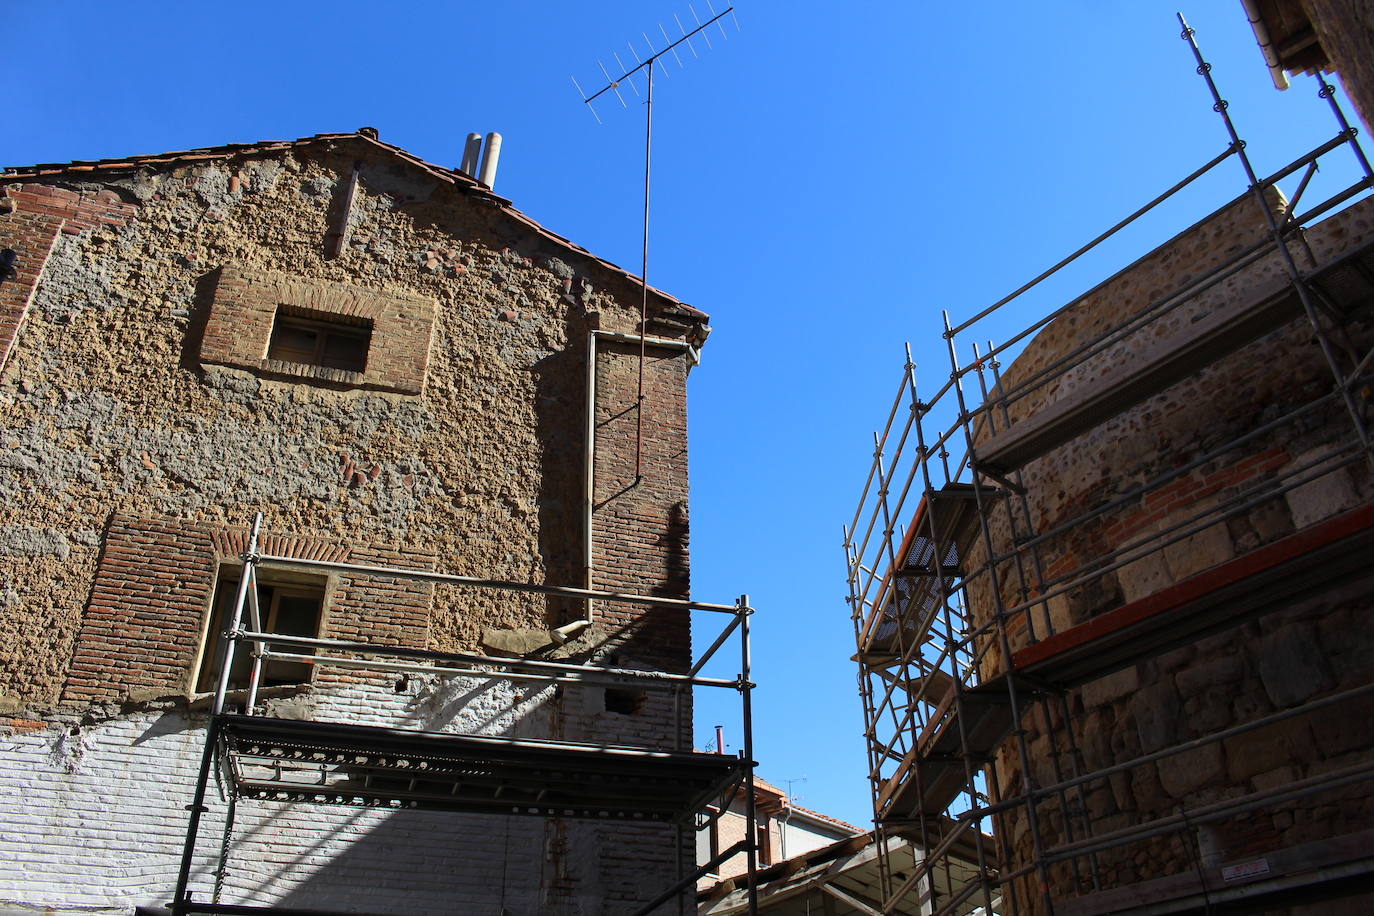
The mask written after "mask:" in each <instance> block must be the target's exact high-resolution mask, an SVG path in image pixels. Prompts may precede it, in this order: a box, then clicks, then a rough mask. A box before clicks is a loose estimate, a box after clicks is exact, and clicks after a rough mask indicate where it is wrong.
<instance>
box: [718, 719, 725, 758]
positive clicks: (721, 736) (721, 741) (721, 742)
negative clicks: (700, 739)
mask: <svg viewBox="0 0 1374 916" xmlns="http://www.w3.org/2000/svg"><path fill="white" fill-rule="evenodd" d="M716 753H717V754H724V753H725V726H724V725H717V726H716Z"/></svg>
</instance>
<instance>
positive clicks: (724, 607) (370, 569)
mask: <svg viewBox="0 0 1374 916" xmlns="http://www.w3.org/2000/svg"><path fill="white" fill-rule="evenodd" d="M253 559H254V562H257V563H271V564H273V565H274V566H294V567H299V568H301V569H324V570H328V571H330V572H337V573H352V574H354V575H362V576H386V577H388V578H392V579H409V580H411V581H414V582H446V583H448V584H450V585H467V586H471V587H473V588H494V589H500V590H502V591H510V592H532V593H534V594H537V595H557V596H559V597H561V598H599V599H601V600H603V601H619V602H623V603H625V604H644V605H648V606H649V607H675V608H684V609H686V610H689V611H714V612H716V613H720V614H737V613H739V612H740V611H741V610H742V609H741V608H740V607H739V606H738V605H734V604H709V603H707V602H705V601H689V600H687V599H685V598H655V597H653V596H651V595H634V594H629V593H626V592H607V591H601V590H599V589H593V588H572V587H570V586H566V585H540V584H538V583H535V582H511V581H509V580H506V579H482V578H479V577H477V576H459V575H455V574H453V573H438V572H429V571H428V570H423V569H396V568H394V567H390V566H367V565H363V564H358V563H339V562H336V561H334V560H307V559H302V558H300V557H283V556H277V555H275V554H260V555H258V556H256V557H254V558H253Z"/></svg>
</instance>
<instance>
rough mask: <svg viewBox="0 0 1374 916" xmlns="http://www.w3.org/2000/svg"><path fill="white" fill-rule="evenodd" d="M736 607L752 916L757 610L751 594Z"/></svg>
mask: <svg viewBox="0 0 1374 916" xmlns="http://www.w3.org/2000/svg"><path fill="white" fill-rule="evenodd" d="M735 607H736V609H737V610H736V613H738V614H739V624H740V626H739V647H740V674H739V689H740V701H741V702H740V705H741V707H743V715H744V812H745V825H746V829H748V831H749V836H748V843H747V846H746V847H745V848H746V850H747V855H748V860H749V892H748V893H749V916H758V912H759V888H758V881H757V878H758V867H759V850H758V842H759V839H758V838H759V830H758V811H757V809H756V808H755V805H754V706H753V700H752V698H751V692H752V691H753V689H754V685H753V683H752V682H751V681H750V680H749V616H750V615H751V614H753V613H754V609H753V608H751V607H750V606H749V596H748V595H740V596H739V601H737V602H736V603H735Z"/></svg>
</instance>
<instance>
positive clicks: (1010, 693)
mask: <svg viewBox="0 0 1374 916" xmlns="http://www.w3.org/2000/svg"><path fill="white" fill-rule="evenodd" d="M942 317H943V320H944V323H945V332H944V335H943V336H944V338H945V349H946V350H947V351H948V353H949V372H950V375H949V379H950V388H951V389H952V390H953V392H954V396H955V399H956V401H957V403H958V405H959V420H958V425H959V427H960V429H961V430H962V432H963V435H964V451H965V454H966V455H967V456H968V464H969V467H970V469H971V470H972V473H971V474H970V481H971V482H972V484H973V498H974V502H975V504H976V505H977V508H978V526H979V530H980V531H981V533H982V536H983V546H984V549H985V550H986V551H987V555H988V563H989V573H990V575H989V580H990V584H989V587H988V593H989V594H990V595H991V596H992V602H993V613H994V616H993V621H994V623H995V625H996V629H995V632H996V636H995V638H996V641H997V647H998V649H1000V650H1001V655H1002V664H1003V666H1004V667H1005V668H1006V674H1007V677H1006V687H1007V703H1008V705H1009V706H1010V708H1011V721H1012V736H1013V737H1014V738H1015V739H1016V751H1017V757H1018V760H1019V762H1020V764H1021V776H1022V779H1023V780H1024V781H1025V792H1024V793H1023V797H1024V798H1025V801H1026V822H1027V826H1028V827H1029V832H1030V835H1031V855H1032V859H1033V865H1034V869H1035V877H1036V882H1037V883H1038V884H1039V891H1040V899H1041V902H1042V904H1043V906H1044V910H1043V912H1044V913H1045V914H1046V916H1054V898H1053V897H1052V895H1051V894H1050V875H1049V865H1048V863H1047V862H1046V861H1045V845H1044V838H1043V835H1042V834H1041V831H1040V813H1039V811H1037V810H1036V801H1037V799H1036V796H1037V794H1038V793H1037V792H1036V789H1037V786H1036V784H1035V779H1034V777H1033V776H1032V773H1033V771H1032V769H1031V761H1030V750H1029V748H1027V746H1026V729H1025V723H1024V722H1023V717H1022V705H1021V699H1022V698H1021V696H1020V691H1019V690H1018V688H1017V683H1016V677H1015V674H1014V672H1013V671H1012V669H1011V640H1010V638H1009V637H1008V636H1007V609H1006V605H1005V603H1004V602H1003V601H1002V589H1001V586H1000V584H999V581H998V576H997V561H996V559H995V558H996V555H997V551H996V548H995V544H994V542H993V539H992V529H991V527H990V526H989V524H988V514H989V505H988V494H986V493H985V492H984V486H983V483H982V481H981V480H980V477H981V476H982V475H981V474H980V473H979V471H978V454H977V445H976V443H975V441H974V434H973V415H972V414H971V413H970V412H969V409H968V401H967V399H966V398H965V397H964V382H963V379H964V370H963V369H961V368H960V366H959V354H958V352H957V350H956V349H955V343H954V335H955V332H954V327H953V326H952V325H951V324H950V323H949V313H948V312H944V313H942ZM1012 892H1013V893H1014V890H1013V891H1012Z"/></svg>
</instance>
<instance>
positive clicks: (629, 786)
mask: <svg viewBox="0 0 1374 916" xmlns="http://www.w3.org/2000/svg"><path fill="white" fill-rule="evenodd" d="M261 527H262V516H261V514H259V515H258V516H257V518H256V519H255V520H254V523H253V527H252V532H251V534H250V536H249V541H248V547H247V550H246V551H245V552H244V554H243V555H242V560H243V564H244V565H243V575H242V576H241V577H240V578H239V581H238V584H237V595H236V598H235V602H234V606H233V610H232V613H231V616H230V618H229V623H228V626H227V629H226V631H225V634H224V635H225V637H226V638H225V639H223V640H222V641H221V645H220V647H219V648H220V657H219V658H220V663H219V668H218V679H217V681H216V684H215V690H214V698H213V701H212V704H211V708H210V717H209V722H208V724H207V727H206V732H205V745H204V750H203V753H202V755H201V761H200V769H199V773H198V776H197V779H196V784H195V791H194V796H193V799H192V802H191V804H190V805H189V806H188V810H189V811H190V816H189V818H188V822H187V829H186V840H185V845H184V847H183V852H182V857H181V867H180V871H179V875H178V879H177V887H176V894H175V900H174V901H173V903H172V904H171V910H172V912H173V913H174V914H183V913H254V912H270V911H272V908H271V907H266V906H246V905H242V904H229V903H221V902H220V900H219V896H220V887H219V882H218V881H217V882H216V888H215V892H214V899H212V900H198V899H196V898H195V897H194V895H193V892H192V887H191V884H192V867H193V863H194V860H195V853H196V846H197V840H198V838H199V834H200V828H201V822H202V819H203V816H204V815H205V814H206V813H207V812H208V811H209V808H208V806H207V801H208V800H209V790H210V785H211V782H212V780H214V779H215V778H216V777H218V779H219V780H220V785H221V792H222V794H223V796H224V802H225V805H226V830H225V839H224V842H223V844H222V847H221V851H220V862H219V873H220V874H222V873H223V870H224V868H225V865H226V859H227V856H228V854H229V849H230V846H231V842H230V838H231V836H232V831H233V812H234V806H235V804H236V802H237V801H238V800H241V799H252V800H256V801H261V802H276V803H283V804H290V803H298V802H306V803H312V804H323V805H334V806H344V807H352V808H359V807H362V808H378V809H381V810H388V811H398V810H413V809H420V810H437V811H461V812H469V813H480V814H492V815H501V816H536V817H562V818H583V819H591V820H596V821H608V820H619V821H625V822H633V823H659V824H664V825H666V826H667V827H668V828H669V829H670V830H672V831H673V834H674V837H675V842H676V843H677V844H678V845H677V849H678V862H679V866H681V861H682V857H683V856H682V852H683V846H682V829H683V828H684V827H685V826H686V825H687V824H689V823H691V822H692V821H693V820H695V819H696V818H697V815H698V814H699V813H700V812H702V811H703V810H704V809H705V807H706V805H707V802H709V801H711V800H712V799H716V798H720V797H722V796H725V797H734V796H735V795H736V794H739V793H743V798H744V799H745V809H746V824H747V825H748V828H749V829H748V830H747V831H746V833H745V837H746V838H745V839H744V840H742V841H741V842H739V843H737V844H735V845H733V846H731V847H730V848H729V849H727V850H724V851H722V852H721V854H720V855H719V856H717V857H715V858H713V859H712V860H711V861H710V862H707V863H705V864H704V865H703V866H701V867H700V868H698V869H697V870H696V871H694V872H692V873H691V874H686V875H684V874H681V871H682V869H681V868H679V874H678V875H677V880H676V881H675V882H674V883H673V884H672V886H671V887H669V888H667V889H665V890H664V891H663V893H662V894H660V895H659V896H658V897H656V898H655V899H654V900H652V901H650V902H648V903H647V904H646V905H644V906H643V907H641V908H640V909H639V910H638V911H637V912H638V913H640V914H648V913H650V912H652V911H653V910H654V909H656V908H657V907H658V906H660V905H662V904H664V903H666V902H669V901H672V900H673V899H674V898H677V899H679V900H683V899H685V896H686V895H690V893H691V892H692V891H693V888H694V885H695V882H696V880H697V879H698V878H699V877H702V876H703V875H705V874H707V873H709V872H710V871H712V870H713V869H714V868H716V867H718V866H719V865H720V864H721V863H722V862H723V861H725V860H726V859H728V858H730V857H733V856H735V855H737V854H740V853H744V854H745V856H746V858H747V861H748V868H749V873H750V874H752V873H753V872H754V870H755V868H756V867H757V848H756V845H755V839H754V838H755V837H756V835H757V831H756V830H755V829H754V828H755V820H756V813H755V810H754V804H753V799H754V775H753V774H754V766H755V764H754V762H753V713H752V707H751V700H750V696H751V691H752V689H753V687H754V684H753V683H752V682H751V681H750V646H749V628H750V616H751V615H752V614H753V613H754V610H753V608H751V607H750V606H749V596H748V595H742V596H741V597H740V598H739V599H738V600H737V601H736V602H735V603H734V604H733V605H728V604H710V603H705V602H700V601H690V600H684V599H674V598H658V597H650V596H645V595H637V594H628V593H620V592H611V591H602V590H596V589H590V588H565V587H561V586H551V585H539V584H531V583H521V582H510V581H505V580H498V579H482V578H476V577H472V576H459V575H450V574H446V573H437V572H429V571H425V570H419V569H413V568H412V569H406V568H393V567H383V566H370V565H361V564H354V563H341V562H331V561H324V560H315V559H302V558H298V557H288V556H277V555H271V554H266V553H260V552H259V544H260V534H261ZM264 564H267V565H268V566H269V567H270V568H271V569H273V570H283V569H285V570H296V571H302V572H308V573H314V574H341V575H347V576H360V577H367V578H377V579H381V580H383V581H385V580H400V581H403V582H423V583H432V584H435V585H445V586H450V587H465V588H473V589H488V590H496V591H498V592H524V593H533V594H539V595H545V596H549V597H554V598H569V599H578V600H583V601H588V602H591V601H596V602H601V603H603V604H621V605H633V606H639V607H645V608H651V609H659V610H675V611H679V612H682V613H688V612H692V611H701V612H707V613H711V614H717V615H720V614H724V615H728V617H729V620H728V621H727V623H726V624H725V626H724V628H723V629H722V630H721V631H720V633H719V634H718V635H717V636H716V637H715V638H714V640H713V641H712V643H711V644H710V646H709V647H708V648H707V650H706V651H705V652H704V653H703V654H702V655H701V656H700V657H699V658H698V659H697V660H696V661H695V662H694V663H692V664H691V666H690V668H689V669H688V670H687V671H686V672H667V671H651V670H641V669H635V668H624V667H606V666H597V665H592V664H573V663H568V662H554V661H545V660H539V659H530V658H497V657H491V656H486V655H480V654H474V653H458V652H437V651H432V650H428V649H424V648H417V647H408V646H398V645H381V644H375V643H366V642H352V641H344V640H337V639H324V638H316V637H304V636H294V635H285V634H281V633H273V632H268V628H267V627H266V626H265V625H264V621H265V614H264V613H263V609H261V608H260V607H259V606H258V568H259V567H260V566H262V565H264ZM732 636H733V637H736V641H737V642H738V645H739V652H740V673H739V674H738V675H737V676H736V677H734V678H728V679H727V678H716V677H706V676H703V675H702V674H701V671H702V669H703V668H704V667H705V666H706V664H707V663H708V662H709V661H710V660H711V659H712V658H713V657H714V656H715V655H716V653H717V652H718V651H719V650H720V649H721V648H722V647H723V646H724V645H726V643H727V642H729V641H730V639H731V637H732ZM244 652H248V653H250V655H251V670H250V674H249V677H248V685H247V689H246V690H245V691H243V693H242V694H241V695H235V697H234V699H235V700H236V701H237V700H238V699H240V697H241V699H242V707H241V709H240V711H238V712H235V711H233V710H232V709H231V708H230V699H231V696H230V679H231V672H232V670H233V668H234V660H235V658H236V657H238V656H239V655H240V653H244ZM273 661H276V662H288V663H292V664H300V665H311V666H319V667H333V668H342V669H358V670H361V671H365V672H373V673H384V672H405V673H413V674H427V675H434V676H437V677H440V678H450V677H468V678H482V679H503V680H511V681H523V682H535V683H542V684H549V685H558V686H562V685H570V684H581V685H593V686H602V687H613V688H614V687H633V688H635V689H638V690H645V691H662V692H667V693H669V694H671V695H672V696H673V697H674V698H675V699H676V700H677V701H676V702H674V704H673V708H674V718H675V721H674V723H673V725H674V731H673V734H674V735H675V736H679V738H678V739H677V740H679V741H680V740H681V739H680V736H682V735H683V734H685V733H686V730H685V729H684V724H685V723H684V721H683V719H684V706H685V705H686V704H684V703H682V702H681V698H682V697H683V695H684V693H685V692H686V691H690V690H691V689H692V688H693V687H716V688H728V689H733V690H737V691H739V693H740V696H741V719H742V726H743V735H744V739H743V743H744V747H743V749H742V751H741V753H740V755H739V756H738V757H730V756H725V755H723V754H718V753H715V754H705V753H697V752H694V751H691V750H690V749H687V750H684V749H682V748H680V747H677V748H673V749H663V748H659V747H642V746H623V745H605V744H592V743H579V742H574V741H565V740H554V739H527V738H505V737H492V736H485V735H468V734H455V733H449V732H433V731H416V730H409V729H396V728H386V727H376V726H367V725H358V724H350V723H346V722H329V721H308V720H300V719H285V718H276V717H272V716H269V715H266V714H264V713H263V712H262V711H261V709H260V707H259V703H258V700H259V695H258V694H259V685H260V684H261V683H263V672H264V666H265V665H266V664H268V663H269V662H273ZM709 823H710V822H709V821H706V822H705V823H701V824H698V825H697V827H698V829H702V828H704V827H705V826H708V825H709ZM749 908H750V909H749V912H751V913H753V912H756V908H757V899H756V895H755V894H754V893H752V892H751V893H750V899H749Z"/></svg>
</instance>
